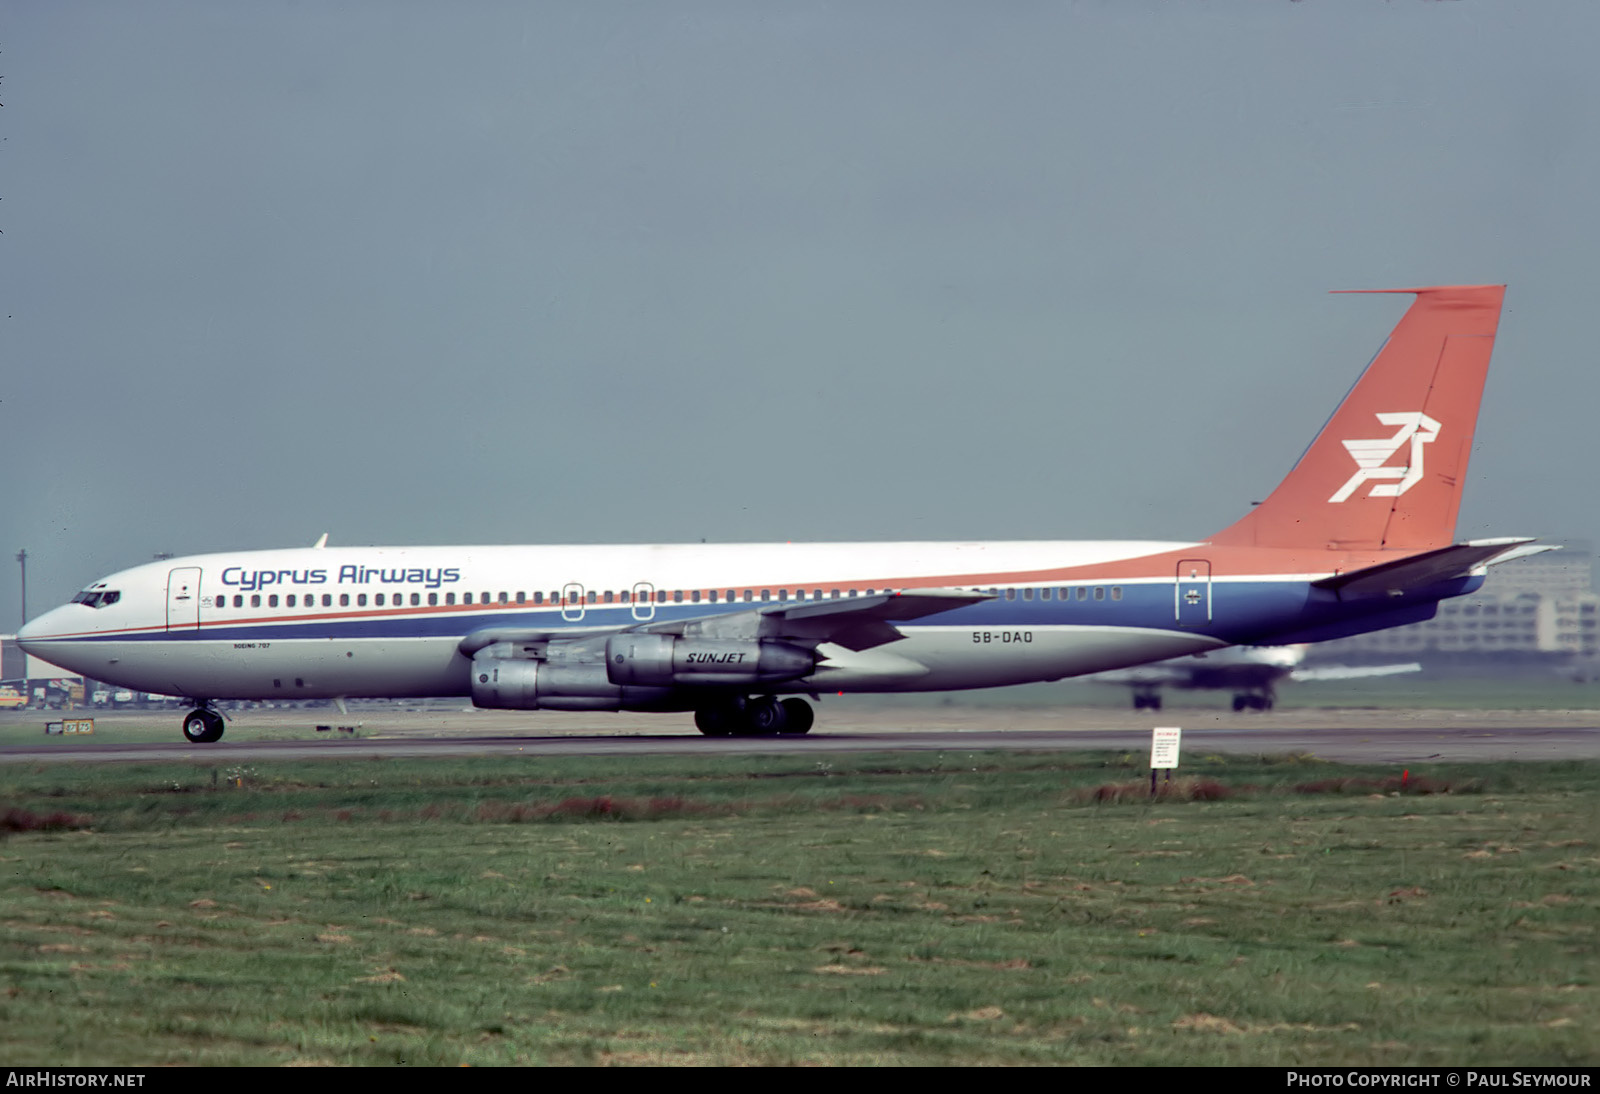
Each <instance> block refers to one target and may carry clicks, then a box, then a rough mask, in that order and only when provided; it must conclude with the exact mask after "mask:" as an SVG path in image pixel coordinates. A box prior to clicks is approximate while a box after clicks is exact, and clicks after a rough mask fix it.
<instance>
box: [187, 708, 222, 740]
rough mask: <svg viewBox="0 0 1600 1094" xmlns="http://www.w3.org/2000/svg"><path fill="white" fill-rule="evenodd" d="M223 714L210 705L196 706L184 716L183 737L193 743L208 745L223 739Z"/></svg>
mask: <svg viewBox="0 0 1600 1094" xmlns="http://www.w3.org/2000/svg"><path fill="white" fill-rule="evenodd" d="M222 730H223V725H222V715H220V714H218V713H217V712H216V711H214V710H212V709H211V708H210V707H204V706H202V707H195V708H194V709H193V710H191V711H190V712H189V713H188V714H185V715H184V716H183V737H184V740H186V741H188V742H189V743H190V744H192V745H208V744H211V743H212V742H213V741H219V740H221V739H222Z"/></svg>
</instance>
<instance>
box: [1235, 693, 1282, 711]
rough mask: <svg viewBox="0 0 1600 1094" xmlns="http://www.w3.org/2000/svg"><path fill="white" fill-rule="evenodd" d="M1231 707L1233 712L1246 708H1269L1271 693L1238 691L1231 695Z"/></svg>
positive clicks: (1270, 707) (1270, 706) (1270, 705)
mask: <svg viewBox="0 0 1600 1094" xmlns="http://www.w3.org/2000/svg"><path fill="white" fill-rule="evenodd" d="M1233 709H1234V712H1235V713H1238V712H1241V711H1246V710H1271V709H1272V693H1271V692H1270V691H1269V692H1264V693H1257V692H1240V693H1239V694H1238V695H1235V696H1234V697H1233Z"/></svg>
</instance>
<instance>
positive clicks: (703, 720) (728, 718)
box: [694, 703, 740, 737]
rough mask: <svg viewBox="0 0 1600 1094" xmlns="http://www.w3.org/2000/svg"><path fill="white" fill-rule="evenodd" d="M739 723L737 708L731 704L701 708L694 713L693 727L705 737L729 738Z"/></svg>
mask: <svg viewBox="0 0 1600 1094" xmlns="http://www.w3.org/2000/svg"><path fill="white" fill-rule="evenodd" d="M739 722H740V717H739V708H738V707H736V706H734V705H733V704H732V703H719V704H717V705H716V706H709V707H701V708H700V709H699V710H697V711H695V712H694V727H695V728H696V729H698V730H699V731H700V732H701V733H704V734H705V735H706V736H707V737H731V736H733V735H734V733H735V732H736V731H737V730H738V728H739Z"/></svg>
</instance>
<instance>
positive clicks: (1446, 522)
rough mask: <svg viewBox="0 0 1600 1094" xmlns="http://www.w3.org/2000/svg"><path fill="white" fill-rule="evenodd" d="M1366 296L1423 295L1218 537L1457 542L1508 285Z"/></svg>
mask: <svg viewBox="0 0 1600 1094" xmlns="http://www.w3.org/2000/svg"><path fill="white" fill-rule="evenodd" d="M1354 291H1368V290H1354ZM1371 291H1376V292H1409V293H1415V294H1416V296H1417V299H1416V302H1415V303H1413V304H1412V305H1411V307H1410V309H1409V310H1408V311H1407V312H1406V314H1405V315H1404V316H1403V317H1402V318H1401V320H1400V323H1399V325H1398V326H1396V327H1395V328H1394V332H1393V333H1392V334H1390V335H1389V341H1388V342H1387V343H1386V344H1385V345H1384V347H1383V349H1382V350H1380V351H1379V352H1378V356H1377V357H1375V358H1374V359H1373V361H1372V364H1371V365H1369V366H1367V371H1366V372H1365V373H1364V374H1363V375H1362V377H1361V379H1360V380H1359V381H1357V383H1356V386H1355V387H1354V388H1353V389H1352V390H1351V392H1350V394H1349V395H1347V396H1346V397H1345V400H1344V402H1343V403H1341V404H1340V405H1339V409H1338V410H1336V411H1334V414H1333V417H1332V418H1330V419H1329V420H1328V424H1327V425H1326V426H1324V427H1323V429H1322V432H1321V433H1319V434H1318V435H1317V439H1316V440H1315V441H1313V442H1312V443H1311V447H1310V448H1309V449H1307V450H1306V454H1305V455H1304V456H1303V457H1301V459H1300V462H1299V463H1298V464H1296V465H1295V468H1294V470H1293V471H1291V472H1289V475H1288V477H1287V478H1285V479H1284V480H1283V482H1281V483H1279V484H1278V488H1277V489H1276V490H1274V491H1273V492H1272V494H1271V495H1270V496H1269V497H1268V498H1267V500H1266V501H1264V502H1262V503H1261V504H1260V505H1258V506H1257V507H1256V508H1255V509H1254V510H1252V511H1251V512H1250V513H1249V514H1248V515H1247V516H1245V517H1244V519H1242V520H1240V521H1238V522H1237V523H1235V524H1232V525H1230V526H1229V527H1227V528H1225V529H1223V530H1222V531H1221V532H1218V533H1217V534H1216V535H1214V536H1212V537H1211V542H1212V543H1216V544H1222V545H1228V546H1257V547H1300V548H1308V547H1326V548H1329V549H1333V550H1351V551H1363V550H1379V549H1390V550H1397V549H1398V550H1423V549H1426V548H1430V547H1441V546H1444V545H1446V544H1448V543H1450V542H1451V540H1452V538H1453V537H1454V535H1455V527H1456V512H1457V510H1459V509H1460V507H1461V489H1462V486H1463V483H1464V481H1465V479H1466V473H1467V458H1468V457H1469V456H1470V455H1471V454H1472V432H1473V429H1474V427H1475V426H1476V425H1477V421H1478V403H1479V401H1480V400H1481V399H1482V397H1483V380H1484V376H1485V375H1486V374H1487V372H1488V369H1489V353H1490V351H1491V350H1492V349H1493V348H1494V335H1495V329H1496V327H1497V326H1498V325H1499V322H1500V304H1501V301H1502V299H1503V298H1504V297H1505V291H1506V290H1505V286H1504V285H1450V286H1440V287H1437V288H1425V289H1377V290H1371Z"/></svg>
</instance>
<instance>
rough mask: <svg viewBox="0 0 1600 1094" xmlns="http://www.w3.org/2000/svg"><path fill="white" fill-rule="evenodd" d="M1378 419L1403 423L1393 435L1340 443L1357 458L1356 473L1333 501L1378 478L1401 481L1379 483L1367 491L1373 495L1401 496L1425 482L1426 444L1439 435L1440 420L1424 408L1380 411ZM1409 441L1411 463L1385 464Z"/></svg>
mask: <svg viewBox="0 0 1600 1094" xmlns="http://www.w3.org/2000/svg"><path fill="white" fill-rule="evenodd" d="M1378 421H1380V422H1382V423H1383V424H1384V425H1393V426H1399V427H1400V428H1399V431H1398V432H1396V433H1395V435H1394V436H1392V437H1374V438H1372V439H1370V440H1360V441H1341V442H1340V443H1341V444H1343V445H1344V447H1345V449H1346V450H1347V451H1348V452H1349V453H1350V458H1351V459H1353V460H1355V461H1356V473H1355V474H1353V475H1351V476H1350V481H1348V482H1346V483H1345V484H1344V485H1343V486H1341V487H1340V488H1339V490H1338V492H1337V493H1336V494H1334V495H1333V497H1331V498H1329V499H1328V500H1329V501H1344V500H1345V499H1346V498H1348V497H1349V496H1350V495H1351V494H1353V493H1355V489H1356V487H1358V486H1360V485H1361V484H1362V483H1364V482H1369V481H1371V480H1374V479H1396V480H1398V481H1396V482H1380V483H1378V484H1377V485H1376V486H1374V487H1373V488H1372V489H1371V490H1369V491H1367V497H1369V498H1397V497H1399V496H1400V495H1401V494H1404V493H1405V492H1406V491H1407V490H1410V489H1411V488H1412V487H1413V486H1415V485H1417V483H1419V482H1421V481H1422V446H1423V445H1425V444H1432V443H1433V441H1434V439H1435V438H1437V437H1438V436H1439V430H1440V428H1441V426H1440V425H1439V423H1438V422H1436V421H1434V420H1433V419H1432V418H1430V417H1428V416H1427V415H1426V414H1424V413H1422V411H1420V410H1408V411H1401V412H1397V413H1393V414H1379V415H1378ZM1407 441H1410V442H1411V453H1410V458H1409V459H1408V460H1407V462H1406V463H1404V464H1401V465H1400V466H1398V467H1388V466H1385V464H1384V461H1385V460H1387V459H1389V457H1391V456H1393V455H1394V454H1395V453H1396V452H1398V451H1400V448H1401V446H1402V445H1404V444H1405V443H1406V442H1407Z"/></svg>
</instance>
